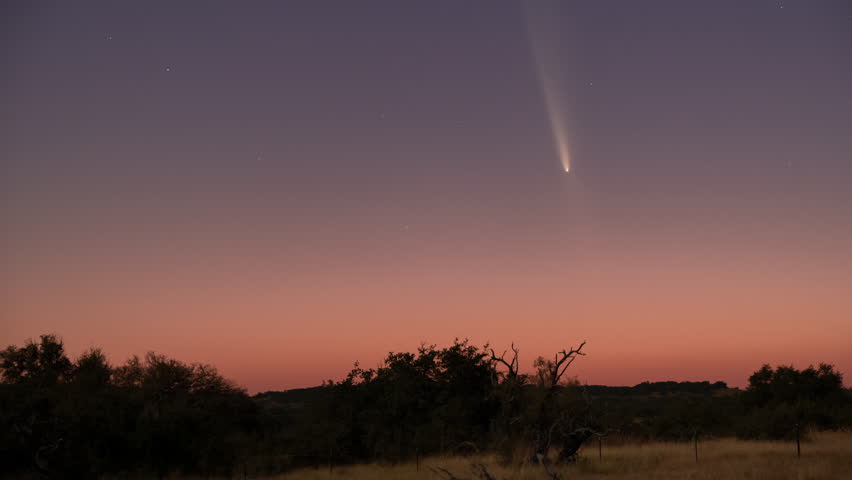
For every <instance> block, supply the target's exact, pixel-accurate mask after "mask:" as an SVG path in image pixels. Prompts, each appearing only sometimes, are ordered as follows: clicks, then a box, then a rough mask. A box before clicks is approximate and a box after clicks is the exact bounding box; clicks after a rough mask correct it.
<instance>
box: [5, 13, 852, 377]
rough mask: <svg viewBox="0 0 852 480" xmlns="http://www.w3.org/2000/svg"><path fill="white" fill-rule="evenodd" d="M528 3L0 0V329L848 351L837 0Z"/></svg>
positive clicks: (158, 336)
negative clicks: (552, 93) (559, 123)
mask: <svg viewBox="0 0 852 480" xmlns="http://www.w3.org/2000/svg"><path fill="white" fill-rule="evenodd" d="M532 5H533V10H534V12H533V13H534V15H530V11H528V10H530V9H529V8H525V6H524V3H522V2H520V1H492V0H488V1H485V0H477V1H466V2H459V1H455V0H429V1H421V2H413V1H411V2H409V1H405V2H400V1H390V0H388V1H358V2H351V1H335V2H330V1H314V0H311V1H307V0H306V1H287V2H277V1H275V2H273V1H269V2H237V1H228V2H222V1H205V2H171V1H156V2H151V1H149V2H114V1H108V2H107V1H104V2H59V1H57V2H28V1H19V2H4V3H3V5H2V7H0V8H2V13H0V22H2V25H0V51H2V71H3V72H4V73H3V75H2V76H0V145H2V146H1V147H0V167H2V170H0V190H2V197H0V220H2V223H0V234H2V237H0V241H2V243H0V262H2V263H0V265H2V268H0V344H2V345H0V346H5V345H8V344H19V345H20V344H22V343H23V342H24V341H25V340H26V339H27V338H29V337H36V336H37V335H39V334H42V333H48V332H55V333H58V334H60V335H62V336H63V337H64V339H65V341H66V344H67V346H68V347H69V350H70V351H71V353H73V354H75V355H76V354H78V353H79V352H81V351H82V350H83V349H85V348H87V347H90V346H102V347H104V349H105V350H106V352H107V353H108V355H109V356H110V358H111V359H112V361H113V362H116V363H118V362H122V361H124V359H126V358H127V357H128V356H129V355H131V354H134V353H138V354H143V353H144V352H145V351H147V350H155V351H157V352H160V353H165V354H168V355H171V356H174V357H177V358H179V359H182V360H185V361H199V362H208V363H213V364H215V365H217V366H218V367H219V368H220V370H221V371H222V372H223V373H224V374H225V375H226V376H228V377H230V378H233V379H234V380H236V381H237V382H238V383H240V384H241V385H244V386H246V387H247V388H248V389H249V390H250V391H262V390H268V389H283V388H291V387H300V386H311V385H316V384H319V383H320V381H321V380H323V379H328V378H340V377H342V376H343V375H344V374H345V373H346V372H347V371H348V369H349V368H350V367H351V365H352V363H353V362H354V361H355V360H359V361H361V364H362V365H364V366H372V365H375V364H376V362H378V361H379V360H380V358H382V357H383V356H384V355H385V354H386V353H387V352H388V351H390V350H394V351H400V350H408V351H410V350H413V349H415V348H416V347H417V346H418V345H419V344H420V342H421V341H425V342H428V343H437V344H439V345H446V344H447V343H449V342H450V341H452V339H453V337H456V336H458V337H470V338H471V340H473V341H474V342H476V343H482V342H485V341H491V342H492V344H494V345H495V346H496V347H498V348H499V349H500V350H502V349H503V348H506V347H508V345H509V343H510V342H512V341H514V342H515V343H516V344H518V345H519V346H520V348H521V362H522V366H526V367H530V366H531V363H532V360H533V358H534V357H535V356H537V355H551V354H552V353H553V352H555V351H557V350H559V349H561V348H563V347H567V346H570V345H576V344H577V343H579V341H581V340H587V341H588V345H587V346H586V349H587V350H588V356H587V357H584V358H583V359H581V360H579V361H578V362H576V363H575V364H574V366H572V369H574V370H573V372H574V373H575V374H576V375H578V377H579V379H580V380H581V381H586V382H588V383H593V384H612V385H619V384H627V385H631V384H635V383H638V382H641V381H644V380H651V381H655V380H670V379H672V380H711V381H715V380H724V381H727V382H729V383H731V384H733V385H743V384H744V383H745V381H746V379H747V376H748V375H749V374H750V373H751V372H752V371H754V370H755V369H757V368H758V367H759V366H760V365H761V364H762V363H773V364H776V363H785V364H786V363H793V364H794V365H796V366H797V367H804V366H806V365H807V364H809V363H817V362H820V361H825V362H829V363H834V364H835V365H836V366H837V367H838V368H839V369H840V370H841V371H842V372H845V373H847V375H852V353H850V352H852V348H850V339H852V186H850V181H852V91H850V90H852V89H851V88H850V86H852V2H849V1H848V0H837V1H823V0H807V1H805V0H801V1H791V0H784V1H778V0H775V1H762V0H750V1H747V2H746V1H742V0H736V1H705V2H698V1H695V2H693V1H683V0H669V1H642V2H637V1H633V0H624V1H576V2H569V1H565V2H562V3H560V4H557V5H556V6H555V7H554V6H553V5H550V6H547V5H544V4H543V3H539V4H532ZM528 6H529V5H528ZM531 19H532V20H531ZM536 42H538V43H539V44H541V43H542V42H544V43H545V45H544V47H542V48H543V50H542V49H541V48H540V49H539V50H535V48H533V46H535V45H537V43H536ZM538 47H541V45H538ZM542 51H545V54H544V55H542V54H541V52H542ZM536 52H537V53H538V55H536V54H535V53H536ZM537 60H538V62H537ZM542 69H544V70H546V71H547V72H549V73H548V75H550V77H548V78H549V80H548V82H546V83H547V84H548V85H550V86H552V87H553V88H554V89H555V90H557V91H558V93H559V95H558V97H559V100H560V101H559V102H558V103H559V104H558V105H556V106H555V108H557V109H558V111H559V115H561V116H562V117H564V118H565V122H563V123H564V125H563V130H570V131H566V132H564V134H565V136H566V138H568V139H570V140H569V144H570V150H571V158H572V160H571V161H572V165H571V167H572V170H571V173H570V174H566V173H565V172H564V171H563V169H562V165H561V163H560V160H559V155H558V151H557V148H556V145H555V143H554V138H553V134H552V128H551V121H552V116H551V115H550V114H549V111H548V107H547V105H545V103H546V100H547V99H548V95H547V94H546V93H545V92H544V91H543V89H542V85H543V82H542V81H540V80H541V77H540V73H541V70H542ZM551 103H553V102H551ZM551 107H554V106H553V105H551ZM575 366H576V368H574V367H575ZM847 383H849V382H848V380H847Z"/></svg>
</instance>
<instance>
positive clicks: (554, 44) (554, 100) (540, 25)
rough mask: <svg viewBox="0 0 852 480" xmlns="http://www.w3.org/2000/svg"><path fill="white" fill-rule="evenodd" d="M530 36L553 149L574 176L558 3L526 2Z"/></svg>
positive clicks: (566, 171) (563, 165) (565, 167)
mask: <svg viewBox="0 0 852 480" xmlns="http://www.w3.org/2000/svg"><path fill="white" fill-rule="evenodd" d="M525 10H526V20H527V33H528V36H529V39H530V46H531V49H532V54H533V59H534V61H535V65H536V76H537V77H538V83H539V87H540V88H541V92H542V97H543V99H544V104H545V108H546V109H547V118H548V121H549V123H550V130H551V134H552V135H553V143H554V148H555V150H556V154H557V156H558V157H559V161H560V162H561V163H562V169H563V170H565V173H571V147H570V141H569V128H568V119H567V118H566V115H565V114H566V110H567V106H566V105H565V95H564V90H565V81H564V79H563V78H562V74H561V73H562V68H561V61H560V55H559V53H560V49H561V48H560V43H561V42H560V40H561V35H560V28H559V13H560V12H559V2H557V1H553V0H549V1H540V2H526V3H525Z"/></svg>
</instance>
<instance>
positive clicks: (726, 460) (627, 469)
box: [269, 433, 852, 480]
mask: <svg viewBox="0 0 852 480" xmlns="http://www.w3.org/2000/svg"><path fill="white" fill-rule="evenodd" d="M693 448H694V447H693V445H692V444H684V443H650V444H642V445H638V444H633V445H622V446H607V445H606V444H604V446H603V458H602V459H600V460H599V459H598V450H597V444H596V443H593V444H590V445H589V448H587V449H586V451H585V452H584V454H583V458H582V460H581V461H580V462H578V463H577V464H575V465H566V466H561V467H553V468H552V470H553V471H556V472H557V473H558V474H559V475H560V478H562V479H563V480H572V479H613V480H617V479H618V480H620V479H752V480H761V479H773V480H774V479H797V480H805V479H848V478H852V433H821V434H817V435H814V436H813V438H812V440H811V441H808V442H804V443H802V456H801V458H797V457H796V444H795V443H785V442H746V441H737V440H733V439H719V440H707V441H703V442H701V443H699V447H698V457H699V458H698V462H697V463H696V461H695V452H694V449H693ZM473 463H481V464H484V465H485V466H486V468H487V470H488V472H489V473H490V474H491V475H492V476H493V477H494V478H495V479H497V480H533V479H538V480H547V479H548V477H547V475H546V474H545V473H544V471H543V470H542V468H541V467H540V466H537V465H524V466H515V467H501V466H499V465H497V463H496V462H495V459H494V458H493V457H490V456H481V457H472V458H462V457H433V458H425V459H422V460H421V464H420V471H419V472H418V471H417V468H416V465H415V464H414V463H407V464H401V465H393V466H391V465H355V466H339V467H335V468H334V469H333V471H332V472H329V470H328V468H320V469H306V470H299V471H295V472H291V473H289V474H285V475H280V476H276V477H270V478H269V480H272V479H273V478H274V479H276V480H301V479H304V480H320V479H322V480H327V479H353V480H374V479H400V480H402V479H415V480H416V479H423V480H426V479H431V480H436V479H438V478H441V476H440V475H439V474H438V473H436V472H434V471H433V470H432V468H437V467H440V468H443V469H446V470H448V471H449V472H451V473H452V474H453V475H454V476H455V477H457V478H459V479H470V480H472V479H478V478H481V477H480V476H479V475H478V474H477V473H476V472H474V470H473V468H472V464H473ZM443 478H448V477H447V476H446V474H444V475H443Z"/></svg>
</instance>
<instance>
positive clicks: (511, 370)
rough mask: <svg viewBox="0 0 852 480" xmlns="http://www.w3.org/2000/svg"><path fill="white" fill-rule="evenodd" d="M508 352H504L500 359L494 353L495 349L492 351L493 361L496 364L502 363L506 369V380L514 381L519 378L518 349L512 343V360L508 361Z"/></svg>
mask: <svg viewBox="0 0 852 480" xmlns="http://www.w3.org/2000/svg"><path fill="white" fill-rule="evenodd" d="M507 352H508V350H504V351H503V354H502V355H500V356H499V357H498V356H497V354H496V353H495V352H494V349H493V348H492V349H491V361H492V362H494V363H495V364H496V363H501V364H503V365H504V366H505V367H506V379H509V380H514V379H516V378H518V349H517V348H516V347H515V344H514V343H512V352H513V354H512V359H511V360H506V353H507Z"/></svg>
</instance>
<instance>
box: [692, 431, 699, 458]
mask: <svg viewBox="0 0 852 480" xmlns="http://www.w3.org/2000/svg"><path fill="white" fill-rule="evenodd" d="M692 438H693V439H694V440H695V463H698V430H696V431H695V434H694V435H693V436H692Z"/></svg>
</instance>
